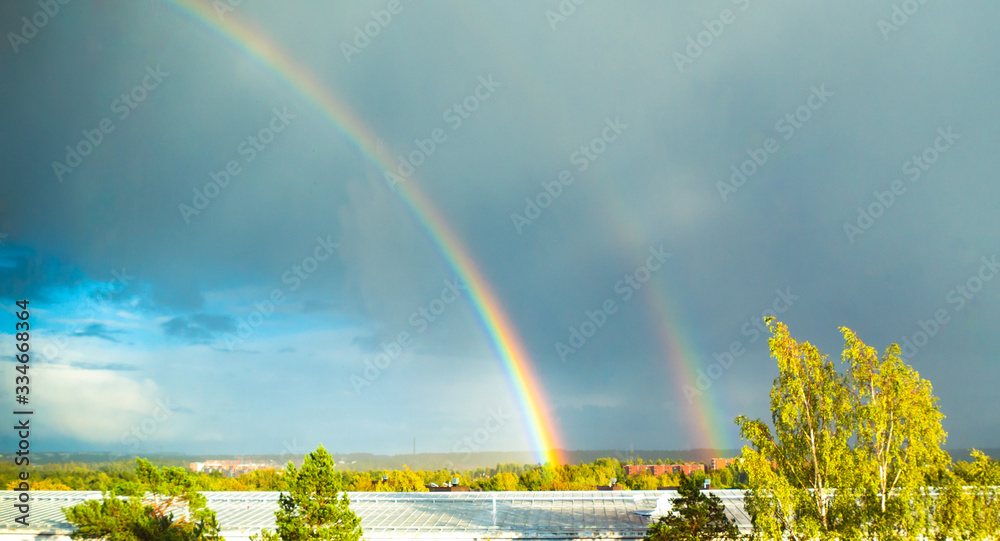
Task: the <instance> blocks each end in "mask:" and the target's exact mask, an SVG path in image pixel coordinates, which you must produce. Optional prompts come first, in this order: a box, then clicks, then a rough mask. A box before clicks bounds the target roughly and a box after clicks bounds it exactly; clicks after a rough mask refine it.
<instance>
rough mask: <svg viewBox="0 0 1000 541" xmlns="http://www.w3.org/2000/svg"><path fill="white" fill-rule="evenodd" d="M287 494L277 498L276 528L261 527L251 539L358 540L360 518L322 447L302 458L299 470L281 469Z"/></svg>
mask: <svg viewBox="0 0 1000 541" xmlns="http://www.w3.org/2000/svg"><path fill="white" fill-rule="evenodd" d="M284 477H285V481H286V483H287V484H288V493H282V494H281V496H279V497H278V510H277V511H275V512H274V516H275V525H276V526H277V530H276V531H271V530H262V531H261V532H260V535H255V536H253V537H252V538H251V539H254V540H255V541H278V540H280V541H327V540H334V541H358V540H359V539H360V538H361V535H362V530H361V519H360V518H358V516H357V515H355V514H354V511H351V509H350V504H351V502H350V499H349V498H348V497H347V494H346V493H344V492H343V490H342V486H341V478H340V475H338V474H337V472H336V471H334V462H333V457H331V456H330V453H328V452H327V450H326V449H324V448H323V446H322V445H321V446H319V447H318V448H317V449H316V450H315V451H313V452H311V453H309V454H308V455H306V457H305V462H303V464H302V469H300V470H296V469H295V465H294V464H292V463H291V462H289V463H288V467H287V468H286V470H285V475H284Z"/></svg>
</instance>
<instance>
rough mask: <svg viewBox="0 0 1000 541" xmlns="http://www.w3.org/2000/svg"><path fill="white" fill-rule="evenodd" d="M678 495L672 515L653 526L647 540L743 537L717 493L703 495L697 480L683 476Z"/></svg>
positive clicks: (645, 539)
mask: <svg viewBox="0 0 1000 541" xmlns="http://www.w3.org/2000/svg"><path fill="white" fill-rule="evenodd" d="M677 492H678V494H679V497H678V498H675V499H674V500H673V501H672V502H671V505H672V506H673V510H672V512H671V513H670V514H669V515H666V516H663V517H660V519H659V520H658V521H657V522H654V523H653V524H652V525H650V527H649V532H647V533H646V536H645V537H644V538H643V539H644V541H674V540H677V541H701V540H709V539H737V538H739V530H738V529H737V528H736V524H735V523H734V522H733V521H732V520H731V519H730V518H729V517H727V516H726V511H725V508H724V507H723V505H722V500H720V499H719V497H718V496H716V495H714V494H707V495H706V494H704V493H703V492H701V490H699V489H698V485H697V483H696V482H695V480H694V478H693V477H688V476H686V475H684V474H681V482H680V487H679V488H678V491H677Z"/></svg>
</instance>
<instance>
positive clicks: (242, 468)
mask: <svg viewBox="0 0 1000 541" xmlns="http://www.w3.org/2000/svg"><path fill="white" fill-rule="evenodd" d="M188 467H189V468H191V471H194V472H198V473H212V472H220V473H222V475H225V476H226V477H239V476H241V475H243V474H246V473H250V472H252V471H256V470H273V469H275V466H274V464H271V463H264V462H251V461H249V460H246V461H244V460H206V461H205V462H192V463H190V464H188Z"/></svg>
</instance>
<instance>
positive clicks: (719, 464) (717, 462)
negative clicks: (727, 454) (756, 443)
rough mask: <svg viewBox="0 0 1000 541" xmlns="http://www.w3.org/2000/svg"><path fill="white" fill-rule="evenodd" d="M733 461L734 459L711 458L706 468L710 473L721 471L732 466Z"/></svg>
mask: <svg viewBox="0 0 1000 541" xmlns="http://www.w3.org/2000/svg"><path fill="white" fill-rule="evenodd" d="M735 460H736V459H735V458H713V459H712V461H711V462H710V463H709V465H708V467H709V470H711V471H715V470H721V469H722V468H725V467H726V466H728V465H730V464H732V463H733V462H734V461H735Z"/></svg>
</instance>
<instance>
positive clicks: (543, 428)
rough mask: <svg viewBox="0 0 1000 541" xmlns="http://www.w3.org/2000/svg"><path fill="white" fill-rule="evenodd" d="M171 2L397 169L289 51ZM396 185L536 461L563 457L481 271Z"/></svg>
mask: <svg viewBox="0 0 1000 541" xmlns="http://www.w3.org/2000/svg"><path fill="white" fill-rule="evenodd" d="M173 5H174V6H176V7H177V8H179V9H180V11H182V12H183V13H186V14H187V15H189V16H191V17H192V18H194V19H195V20H196V21H198V22H199V23H201V24H202V25H204V26H206V27H208V28H210V29H212V30H214V31H215V32H217V33H218V34H219V35H221V36H223V37H225V38H226V39H228V40H229V41H231V42H232V43H233V44H234V45H236V46H237V47H239V48H240V49H241V50H242V51H243V52H244V53H246V54H247V55H249V56H250V57H252V58H254V59H256V60H257V61H258V62H260V63H261V64H262V65H264V66H265V67H267V68H268V69H270V70H272V71H273V72H274V73H276V74H277V75H278V76H280V77H281V78H283V79H284V80H286V81H287V82H288V83H289V84H290V85H291V86H292V87H293V88H295V89H296V91H297V92H299V93H300V94H301V95H302V96H303V97H305V98H306V99H307V100H309V101H310V102H312V103H313V105H315V106H316V108H317V109H319V110H320V111H322V112H323V114H324V115H325V116H326V117H327V118H328V119H329V120H330V121H331V122H332V123H333V124H334V125H335V126H336V127H337V128H338V129H339V130H340V131H341V132H342V133H343V134H344V135H345V136H346V137H347V138H348V139H349V140H351V141H352V142H353V143H354V145H355V146H357V148H358V150H360V151H361V153H362V155H364V156H365V158H366V159H368V160H370V161H371V163H373V164H374V165H376V166H377V167H378V168H379V169H381V170H383V171H389V172H393V173H396V170H395V167H394V165H393V160H392V156H391V155H390V154H389V153H388V152H386V151H385V150H384V149H383V148H382V147H381V145H379V144H378V142H377V141H378V139H377V137H375V135H374V134H373V133H371V131H370V130H369V129H368V128H367V127H366V126H365V124H364V123H362V122H361V120H360V119H359V118H357V116H355V115H354V114H353V112H352V111H351V109H350V108H349V107H347V106H345V105H344V104H342V103H341V102H340V101H339V100H337V98H336V97H335V96H334V95H333V94H332V93H331V92H330V91H329V90H328V89H327V88H326V87H325V86H324V85H322V84H321V83H320V82H319V81H318V80H317V78H316V77H315V76H314V75H313V74H312V73H310V72H309V71H308V70H306V69H304V68H303V67H302V66H301V65H299V64H298V63H296V62H295V61H294V59H292V58H291V57H290V56H289V55H288V54H286V53H285V52H284V51H282V50H281V49H279V48H278V47H276V46H275V45H274V44H273V43H271V42H270V41H269V40H267V39H266V38H265V37H263V36H261V35H259V34H255V33H254V32H252V31H251V30H250V29H249V28H247V27H246V26H245V25H242V24H240V23H239V22H238V20H237V16H235V15H234V14H233V13H221V14H220V13H215V11H214V9H213V8H212V7H211V6H210V5H207V4H205V3H202V2H198V1H195V0H173ZM395 188H396V189H395V191H396V194H397V195H399V197H400V199H401V200H402V201H403V202H404V203H405V205H406V206H407V208H409V210H410V212H412V213H413V215H414V217H415V218H416V219H417V222H419V223H420V224H421V226H422V227H423V229H424V231H425V232H426V233H427V236H428V237H429V238H430V239H431V240H432V242H433V243H434V244H435V246H436V247H437V249H438V251H440V253H441V255H442V256H443V257H444V259H445V260H446V261H447V262H448V263H449V264H450V265H451V267H452V268H454V270H455V272H456V273H457V274H458V276H459V278H460V279H461V280H462V281H463V283H464V284H465V285H466V287H467V288H468V291H469V297H470V298H471V300H472V304H473V307H474V308H475V310H476V313H477V314H478V315H479V318H480V320H481V321H482V323H483V326H484V328H485V330H486V332H487V334H488V335H489V337H490V339H491V341H492V342H493V345H494V347H495V348H496V351H497V353H498V354H499V356H500V359H501V360H502V361H503V365H504V368H505V370H506V372H507V375H508V378H509V380H510V383H511V386H512V387H513V391H514V393H515V395H516V397H517V400H518V402H519V403H520V406H521V415H522V419H523V421H524V424H525V426H526V427H527V429H528V433H529V436H530V439H531V441H532V442H533V444H534V446H535V453H536V456H537V459H538V461H539V462H541V463H551V464H562V463H565V460H564V457H563V455H562V454H561V453H560V449H559V447H560V446H559V441H560V440H559V437H558V431H557V429H556V423H555V421H554V419H553V417H552V414H551V412H550V411H549V409H548V405H547V404H546V400H545V395H544V394H543V392H542V388H541V386H540V385H539V383H538V379H537V377H536V376H535V373H534V368H533V367H532V365H531V360H530V358H529V357H528V355H527V352H526V350H525V348H524V346H523V345H522V343H521V339H520V337H519V336H518V334H517V331H516V329H515V328H514V326H513V324H512V323H511V321H510V318H509V317H508V316H507V314H506V312H505V311H504V309H503V306H502V305H501V303H500V300H499V299H498V298H497V296H496V294H495V293H494V292H493V290H492V288H491V287H490V285H489V282H488V281H487V280H486V277H485V275H484V274H483V273H482V272H481V271H480V269H479V267H478V266H477V265H476V262H475V261H474V260H473V258H472V257H471V255H470V254H469V251H468V250H467V249H466V248H465V246H464V244H463V243H462V241H461V239H460V238H459V237H458V235H457V234H456V233H455V231H454V230H453V229H452V228H451V227H450V226H449V225H448V223H447V221H445V219H444V217H443V216H442V215H441V213H440V212H438V210H437V209H436V208H435V207H434V205H433V204H432V203H431V202H430V201H429V200H428V198H427V197H426V196H425V195H424V194H423V193H422V192H421V191H420V189H419V187H418V186H417V183H416V181H415V179H414V178H413V177H410V178H409V179H408V180H406V181H404V182H400V183H399V184H397V185H396V187H395Z"/></svg>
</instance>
